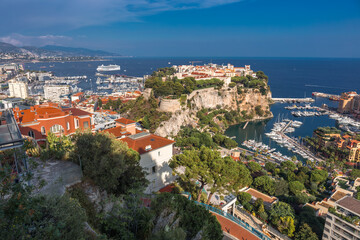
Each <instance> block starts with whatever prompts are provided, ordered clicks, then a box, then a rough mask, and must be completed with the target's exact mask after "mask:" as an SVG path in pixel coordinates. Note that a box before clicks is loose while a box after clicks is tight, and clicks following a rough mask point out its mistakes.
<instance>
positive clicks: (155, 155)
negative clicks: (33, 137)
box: [121, 132, 175, 193]
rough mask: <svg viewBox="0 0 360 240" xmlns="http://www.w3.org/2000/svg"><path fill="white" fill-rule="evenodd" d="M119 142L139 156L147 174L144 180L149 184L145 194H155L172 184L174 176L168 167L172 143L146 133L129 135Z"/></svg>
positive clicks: (171, 153) (171, 154)
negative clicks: (124, 143)
mask: <svg viewBox="0 0 360 240" xmlns="http://www.w3.org/2000/svg"><path fill="white" fill-rule="evenodd" d="M121 141H124V142H126V143H127V144H128V146H129V147H130V148H132V149H134V150H135V151H137V152H138V153H139V154H140V166H142V167H143V168H144V170H145V171H146V172H147V173H148V175H147V176H146V178H147V179H148V180H149V182H150V184H149V185H148V187H147V188H146V190H145V193H152V192H157V191H159V190H160V189H161V188H163V187H165V186H166V185H169V184H170V183H172V182H174V180H175V176H173V175H172V169H171V168H170V166H169V161H170V159H171V158H172V156H173V145H174V143H175V142H174V141H172V140H169V139H167V138H163V137H160V136H157V135H154V134H150V133H148V132H141V133H138V134H135V135H131V136H128V137H125V138H122V139H121Z"/></svg>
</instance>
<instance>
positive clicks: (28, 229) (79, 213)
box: [0, 181, 86, 240]
mask: <svg viewBox="0 0 360 240" xmlns="http://www.w3.org/2000/svg"><path fill="white" fill-rule="evenodd" d="M10 185H11V194H10V195H8V198H6V199H1V200H0V219H1V222H0V239H4V240H6V239H9V240H10V239H59V240H60V239H69V240H70V239H84V238H85V232H84V227H85V221H86V214H85V211H84V209H82V208H81V207H80V204H79V202H78V201H77V200H75V199H71V198H69V196H68V195H67V194H65V195H63V196H62V197H58V196H56V197H45V196H33V195H32V194H31V192H32V187H29V186H26V185H24V184H23V183H22V182H18V183H17V182H14V181H12V182H11V183H10Z"/></svg>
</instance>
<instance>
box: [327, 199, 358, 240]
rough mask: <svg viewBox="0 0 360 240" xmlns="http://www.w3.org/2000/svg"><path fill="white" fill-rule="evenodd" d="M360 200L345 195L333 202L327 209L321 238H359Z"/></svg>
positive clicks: (347, 239)
mask: <svg viewBox="0 0 360 240" xmlns="http://www.w3.org/2000/svg"><path fill="white" fill-rule="evenodd" d="M359 222H360V201H359V200H357V199H355V198H353V197H351V196H345V197H343V198H341V199H339V200H338V201H336V202H335V208H334V210H329V211H328V214H327V216H326V222H325V227H324V233H323V237H322V239H323V240H333V239H334V240H335V239H336V240H337V239H341V240H360V225H359Z"/></svg>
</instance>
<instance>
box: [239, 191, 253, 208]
mask: <svg viewBox="0 0 360 240" xmlns="http://www.w3.org/2000/svg"><path fill="white" fill-rule="evenodd" d="M237 199H238V200H239V202H240V203H241V205H245V204H246V203H248V202H250V200H251V194H250V193H247V192H240V193H239V194H238V196H237Z"/></svg>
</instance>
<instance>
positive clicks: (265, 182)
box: [253, 176, 275, 195]
mask: <svg viewBox="0 0 360 240" xmlns="http://www.w3.org/2000/svg"><path fill="white" fill-rule="evenodd" d="M253 186H254V187H255V188H256V189H258V190H260V191H262V192H265V193H267V194H270V195H274V193H275V182H274V181H273V180H272V179H271V178H269V177H268V176H260V177H257V178H255V180H254V182H253Z"/></svg>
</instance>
